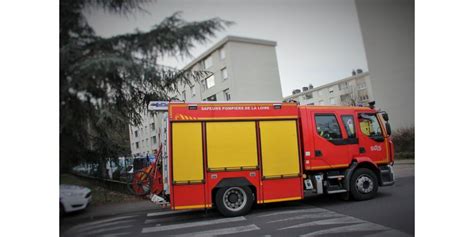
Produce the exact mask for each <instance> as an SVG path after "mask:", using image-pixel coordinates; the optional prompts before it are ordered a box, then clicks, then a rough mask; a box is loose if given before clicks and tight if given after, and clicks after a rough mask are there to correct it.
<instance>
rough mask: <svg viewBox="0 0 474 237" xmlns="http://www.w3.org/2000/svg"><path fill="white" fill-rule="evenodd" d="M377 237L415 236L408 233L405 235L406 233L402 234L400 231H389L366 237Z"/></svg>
mask: <svg viewBox="0 0 474 237" xmlns="http://www.w3.org/2000/svg"><path fill="white" fill-rule="evenodd" d="M377 236H383V237H410V236H413V235H409V234H407V233H404V232H401V231H398V230H387V231H384V232H378V233H375V234H371V235H366V236H365V237H377Z"/></svg>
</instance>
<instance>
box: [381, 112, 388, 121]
mask: <svg viewBox="0 0 474 237" xmlns="http://www.w3.org/2000/svg"><path fill="white" fill-rule="evenodd" d="M380 114H382V118H383V120H385V121H386V122H387V121H388V114H387V112H385V111H382V112H380Z"/></svg>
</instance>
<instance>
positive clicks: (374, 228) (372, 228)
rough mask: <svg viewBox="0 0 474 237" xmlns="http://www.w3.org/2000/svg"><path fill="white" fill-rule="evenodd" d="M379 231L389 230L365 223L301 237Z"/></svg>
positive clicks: (319, 231)
mask: <svg viewBox="0 0 474 237" xmlns="http://www.w3.org/2000/svg"><path fill="white" fill-rule="evenodd" d="M380 230H389V228H387V227H385V226H382V225H378V224H374V223H369V222H366V223H361V224H355V225H348V226H340V227H334V228H330V229H324V230H318V231H315V232H311V233H307V234H304V235H301V237H310V236H320V235H327V234H340V233H348V232H351V233H352V232H361V231H380Z"/></svg>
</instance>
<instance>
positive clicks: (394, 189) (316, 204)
mask: <svg viewBox="0 0 474 237" xmlns="http://www.w3.org/2000/svg"><path fill="white" fill-rule="evenodd" d="M395 168H396V169H395V172H396V177H397V180H396V184H395V185H394V186H391V187H382V188H380V189H379V193H378V195H377V197H376V198H374V199H372V200H368V201H360V202H356V201H343V200H340V199H338V198H336V197H334V196H313V195H308V196H307V197H306V198H305V199H304V200H303V201H295V202H283V203H273V204H266V205H263V206H257V207H255V208H254V209H253V211H252V212H251V213H250V214H248V215H246V216H241V217H233V218H223V217H222V216H220V215H219V213H217V211H215V210H210V211H208V212H205V211H170V210H169V209H154V210H151V211H150V210H141V211H132V210H131V211H128V212H126V213H121V214H115V215H109V216H104V217H101V218H97V219H95V220H93V221H85V220H82V221H81V220H78V219H77V218H76V219H74V218H70V217H66V218H63V220H62V221H61V236H98V235H100V236H138V235H140V236H166V235H173V236H175V235H177V236H210V235H226V236H227V235H228V236H241V235H242V234H245V236H296V235H300V236H349V235H350V236H413V235H414V222H415V221H414V164H398V165H396V166H395Z"/></svg>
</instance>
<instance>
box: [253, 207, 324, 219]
mask: <svg viewBox="0 0 474 237" xmlns="http://www.w3.org/2000/svg"><path fill="white" fill-rule="evenodd" d="M308 212H329V211H328V210H326V209H322V208H311V209H300V210H288V211H279V212H273V213H270V214H265V215H260V216H258V217H268V216H276V215H281V214H299V213H308Z"/></svg>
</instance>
